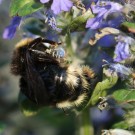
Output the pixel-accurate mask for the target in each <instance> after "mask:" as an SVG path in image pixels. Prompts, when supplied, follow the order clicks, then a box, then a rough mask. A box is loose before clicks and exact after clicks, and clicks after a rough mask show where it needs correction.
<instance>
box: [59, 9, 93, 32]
mask: <svg viewBox="0 0 135 135" xmlns="http://www.w3.org/2000/svg"><path fill="white" fill-rule="evenodd" d="M71 15H73V14H72V13H70V14H68V15H67V16H69V17H67V16H65V17H64V18H65V19H63V18H61V19H60V18H59V20H58V26H59V27H60V28H63V31H62V33H66V32H67V31H70V32H74V31H83V30H84V29H85V25H86V21H87V20H88V19H89V18H93V17H94V15H93V14H92V12H91V10H88V11H87V12H86V13H84V14H83V15H80V16H78V17H75V18H71Z"/></svg>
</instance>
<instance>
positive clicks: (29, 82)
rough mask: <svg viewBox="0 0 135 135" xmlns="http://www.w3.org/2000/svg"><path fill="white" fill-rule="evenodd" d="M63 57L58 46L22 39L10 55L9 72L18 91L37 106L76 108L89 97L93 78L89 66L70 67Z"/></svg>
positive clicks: (62, 51) (42, 41) (45, 40)
mask: <svg viewBox="0 0 135 135" xmlns="http://www.w3.org/2000/svg"><path fill="white" fill-rule="evenodd" d="M66 57H67V56H66V52H65V50H64V49H63V47H62V46H61V43H56V42H54V41H51V40H47V39H44V38H41V37H39V38H36V39H31V38H27V39H23V40H22V41H20V42H19V43H18V44H17V45H16V47H15V50H14V52H13V57H12V62H11V73H12V74H14V75H19V76H20V91H21V92H22V93H23V94H24V95H25V96H26V97H28V99H30V100H31V101H33V102H34V103H36V104H38V105H39V106H55V107H58V108H61V109H66V108H72V107H74V106H79V105H81V104H82V103H83V102H84V101H85V99H86V98H88V97H89V96H90V95H91V93H92V89H93V87H94V86H95V82H96V81H95V78H96V75H95V73H94V71H93V70H92V69H90V68H89V67H88V66H76V67H75V66H72V64H71V65H70V64H69V63H68V60H67V58H66Z"/></svg>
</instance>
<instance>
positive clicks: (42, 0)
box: [40, 0, 49, 3]
mask: <svg viewBox="0 0 135 135" xmlns="http://www.w3.org/2000/svg"><path fill="white" fill-rule="evenodd" d="M40 2H41V3H47V2H49V0H40Z"/></svg>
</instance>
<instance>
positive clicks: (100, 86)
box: [87, 75, 118, 106]
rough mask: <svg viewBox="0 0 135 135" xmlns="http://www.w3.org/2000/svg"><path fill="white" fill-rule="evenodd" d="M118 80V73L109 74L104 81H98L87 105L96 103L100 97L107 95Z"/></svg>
mask: <svg viewBox="0 0 135 135" xmlns="http://www.w3.org/2000/svg"><path fill="white" fill-rule="evenodd" d="M117 81H118V76H117V75H109V76H106V77H105V79H104V80H103V81H102V82H99V83H97V85H96V87H95V89H94V91H93V94H92V96H91V98H90V100H89V102H88V104H87V106H91V105H95V104H96V103H97V102H98V100H99V97H106V96H107V91H108V90H109V89H110V88H112V87H113V86H114V85H115V84H116V83H117Z"/></svg>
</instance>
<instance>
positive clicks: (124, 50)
mask: <svg viewBox="0 0 135 135" xmlns="http://www.w3.org/2000/svg"><path fill="white" fill-rule="evenodd" d="M117 41H118V44H117V45H116V47H115V51H114V53H115V55H116V57H115V58H114V61H115V62H120V61H122V60H125V59H127V58H129V57H131V51H130V45H132V44H135V40H134V39H133V38H131V37H128V36H122V35H119V36H118V37H117Z"/></svg>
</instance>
